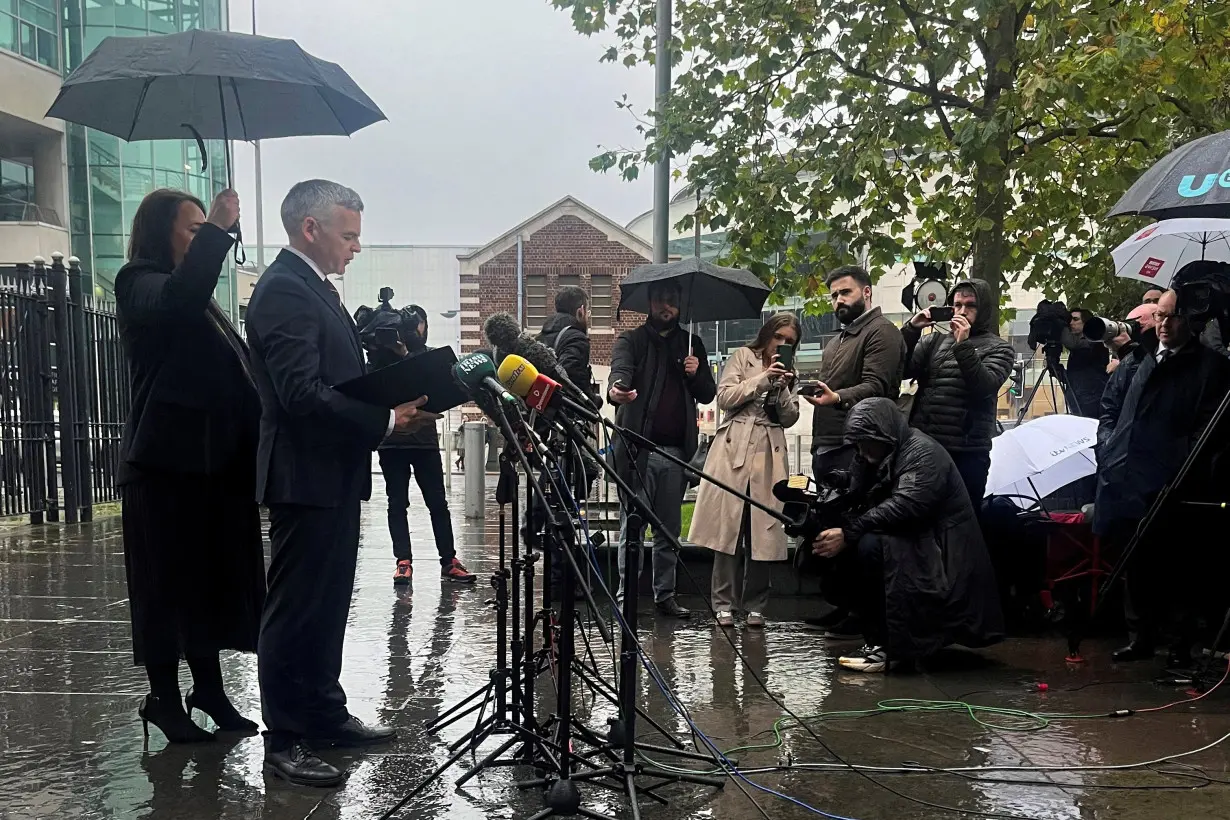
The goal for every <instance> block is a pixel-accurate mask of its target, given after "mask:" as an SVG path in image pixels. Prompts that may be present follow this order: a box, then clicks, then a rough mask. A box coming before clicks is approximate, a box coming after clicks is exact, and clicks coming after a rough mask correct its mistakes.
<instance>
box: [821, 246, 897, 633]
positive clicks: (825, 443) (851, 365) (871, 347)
mask: <svg viewBox="0 0 1230 820" xmlns="http://www.w3.org/2000/svg"><path fill="white" fill-rule="evenodd" d="M824 282H825V285H826V286H827V287H828V289H829V300H830V301H831V303H832V305H833V313H835V314H836V315H837V319H838V321H840V322H841V331H840V332H839V333H838V334H837V335H836V336H834V337H833V338H832V339H830V340H829V342H828V344H827V345H825V347H824V357H823V358H822V359H821V361H820V382H819V383H818V384H816V385H809V386H808V387H810V388H811V389H809V390H807V391H806V392H805V393H801V395H802V396H803V398H804V400H806V401H807V402H808V403H809V404H811V405H812V408H813V409H812V417H811V436H812V439H811V441H812V444H811V451H812V471H813V474H814V475H822V474H823V473H825V472H827V471H828V470H829V469H830V468H831V467H833V466H834V465H833V464H831V463H830V461H831V457H830V456H829V455H828V454H829V453H831V452H833V451H836V450H838V449H839V448H841V446H842V440H843V438H842V437H843V435H844V430H845V423H846V415H847V414H848V413H849V412H850V409H851V408H852V407H854V406H855V405H856V404H858V403H859V402H860V401H863V400H865V399H869V398H871V397H873V396H884V397H886V398H889V399H893V400H894V401H895V400H896V399H897V397H898V395H900V390H901V374H902V370H903V368H904V366H905V342H904V341H902V339H901V331H899V330H898V329H897V326H896V325H894V324H893V323H892V322H890V321H889V320H888V319H887V318H885V316H884V314H883V313H882V312H881V310H880V308H879V307H876V306H875V305H873V304H872V302H873V293H872V287H871V276H870V275H869V274H868V273H867V271H865V270H863V269H862V268H860V267H858V266H856V265H846V266H844V267H840V268H837V269H835V270H832V271H830V272H829V273H828V275H827V276H825V277H824ZM804 624H805V625H806V626H808V627H809V628H812V629H820V630H824V631H825V634H826V635H827V636H828V637H830V638H832V639H834V640H840V639H844V638H849V639H852V638H857V637H858V636H859V635H860V634H862V632H861V626H860V624H859V623H858V622H857V618H856V617H855V616H853V615H851V613H849V612H846V611H844V610H841V609H838V610H834V612H832V613H830V614H829V615H828V616H827V617H824V618H808V619H804Z"/></svg>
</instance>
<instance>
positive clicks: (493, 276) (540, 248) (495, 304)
mask: <svg viewBox="0 0 1230 820" xmlns="http://www.w3.org/2000/svg"><path fill="white" fill-rule="evenodd" d="M521 249H522V254H523V261H522V266H523V270H524V274H525V276H527V277H530V276H545V277H546V279H547V306H548V308H547V312H548V313H550V312H551V306H552V305H553V304H554V300H555V293H556V290H557V289H558V287H559V284H558V283H559V277H560V276H577V277H580V283H581V287H582V288H584V289H585V290H586V291H589V292H590V293H591V294H592V293H593V291H592V287H591V282H592V277H593V276H595V275H598V276H603V275H605V276H610V277H611V281H612V285H611V288H612V290H613V293H612V294H611V306H612V307H611V314H612V315H611V319H612V322H613V324H614V327H613V330H614V334H610V333H603V332H601V331H600V332H597V333H591V334H590V338H591V350H592V352H591V356H590V359H591V362H592V363H593V364H595V365H603V366H605V365H609V364H610V362H611V347H612V345H613V344H614V341H615V338H616V336H617V335H618V334H619V333H622V332H623V331H624V330H627V329H629V328H633V327H636V326H637V325H639V324H641V323H642V322H644V321H645V317H644V316H643V315H642V314H638V313H624V314H623V316H622V318H621V321H619V322H617V323H616V322H614V318H615V317H614V314H615V309H616V307H617V306H618V305H619V282H620V281H622V280H623V278H624V277H625V276H627V274H628V272H629V271H630V270H632V269H633V268H635V267H636V266H638V265H643V264H645V263H646V262H649V261H650V260H649V259H647V258H646V257H644V256H642V255H641V254H639V253H637V252H636V251H633V250H631V249H629V248H628V247H626V246H625V245H622V244H620V243H618V242H612V241H610V240H608V239H607V238H606V234H604V233H603V232H602V231H600V230H598V229H597V228H595V227H593V226H591V225H589V224H588V223H586V222H584V221H583V220H581V219H578V218H577V217H575V216H561V217H560V218H559V219H556V220H555V221H554V222H552V223H550V224H549V225H547V226H546V227H544V228H542V229H540V230H538V231H536V232H535V233H533V234H531V235H530V236H529V238H528V239H527V240H526V241H524V242H523V243H522V248H521ZM462 281H463V282H464V281H471V282H472V281H473V279H471V278H469V277H463V280H462ZM478 284H479V290H478V299H479V302H478V311H479V316H480V317H481V319H482V320H485V319H486V318H487V317H488V316H490V315H491V314H493V313H500V312H505V313H511V314H512V315H514V316H516V315H517V249H516V247H515V246H514V247H511V248H509V249H508V250H506V251H504V252H503V253H501V254H500V255H498V256H496V257H495V258H494V259H492V260H490V261H489V262H487V263H485V264H483V265H481V266H480V267H479V269H478ZM472 294H473V291H464V290H463V291H462V295H463V296H467V295H472ZM527 329H528V330H529V331H530V332H532V333H537V332H538V331H540V330H541V329H542V328H541V327H532V328H527ZM466 347H467V350H466V351H465V352H467V353H468V352H470V351H471V349H472V348H474V345H472V344H470V345H467V346H466Z"/></svg>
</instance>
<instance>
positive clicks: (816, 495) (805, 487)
mask: <svg viewBox="0 0 1230 820" xmlns="http://www.w3.org/2000/svg"><path fill="white" fill-rule="evenodd" d="M849 487H850V474H849V472H847V471H845V470H833V471H830V472H828V473H826V474H824V475H822V476H820V481H819V483H817V481H816V480H814V479H812V478H811V477H810V476H806V475H792V476H790V478H785V479H782V480H781V481H779V482H777V483H776V484H774V485H773V496H774V497H775V498H776V499H777V500H778V501H781V502H782V504H783V506H782V515H784V516H786V517H787V518H789V519H790V522H789V523H786V524H783V529H785V531H786V535H788V536H790V537H791V538H798V539H800V540H799V547H798V549H797V550H796V551H795V555H794V565H795V568H796V569H797V570H798V571H799V572H800V574H803V575H816V574H818V573H819V570H820V565H819V563H818V562H819V561H820V559H819V558H817V557H816V556H815V555H814V554H813V553H812V551H811V543H812V541H814V540H816V537H817V536H818V535H820V533H822V532H824V531H825V530H827V529H833V528H835V527H841V526H842V524H843V522H844V521H845V518H846V516H847V515H848V514H849V513H851V512H854V510H855V508H856V503H855V502H856V497H855V496H854V495H853V494H852V493H850V492H849Z"/></svg>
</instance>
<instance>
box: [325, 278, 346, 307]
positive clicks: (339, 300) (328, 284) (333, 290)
mask: <svg viewBox="0 0 1230 820" xmlns="http://www.w3.org/2000/svg"><path fill="white" fill-rule="evenodd" d="M325 287H327V288H328V289H329V293H331V294H333V299H334V301H336V302H337V306H338V307H341V306H342V294H340V293H338V292H337V288H336V287H334V286H333V283H332V282H330V281H329V279H328V277H326V278H325Z"/></svg>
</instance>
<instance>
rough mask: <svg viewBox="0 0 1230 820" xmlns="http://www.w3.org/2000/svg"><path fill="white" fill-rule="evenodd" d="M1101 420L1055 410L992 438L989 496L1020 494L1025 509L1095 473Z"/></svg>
mask: <svg viewBox="0 0 1230 820" xmlns="http://www.w3.org/2000/svg"><path fill="white" fill-rule="evenodd" d="M1097 440H1098V422H1097V419H1087V418H1085V417H1084V416H1070V415H1055V416H1043V417H1042V418H1040V419H1034V420H1032V421H1027V422H1025V423H1024V424H1021V425H1018V426H1017V427H1013V428H1012V429H1011V430H1008V431H1006V432H1004V433H1002V434H1001V435H999V436H996V437H995V438H994V439H992V440H991V472H990V475H989V476H988V477H987V492H986V494H987V495H1004V496H1015V497H1014V498H1013V499H1012V500H1013V501H1014V502H1015V503H1016V504H1017V506H1019V507H1021V508H1023V509H1025V508H1028V507H1030V506H1032V504H1033V502H1034V501H1039V500H1041V499H1043V498H1045V497H1046V496H1048V495H1050V494H1051V493H1053V492H1055V491H1056V490H1058V489H1060V488H1061V487H1066V486H1067V485H1069V484H1071V483H1072V482H1073V481H1076V480H1078V479H1081V478H1084V477H1085V476H1090V475H1093V474H1094V473H1095V472H1096V471H1097V462H1096V461H1095V459H1094V455H1093V446H1094V445H1095V444H1097Z"/></svg>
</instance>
